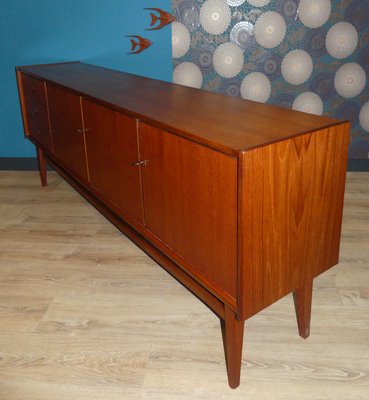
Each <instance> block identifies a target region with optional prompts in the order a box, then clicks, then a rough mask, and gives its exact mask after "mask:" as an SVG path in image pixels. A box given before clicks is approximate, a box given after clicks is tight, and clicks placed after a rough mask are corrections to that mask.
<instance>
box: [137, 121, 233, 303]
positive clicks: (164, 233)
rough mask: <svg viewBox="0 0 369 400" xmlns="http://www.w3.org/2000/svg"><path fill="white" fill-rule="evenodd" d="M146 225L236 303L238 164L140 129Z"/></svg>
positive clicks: (165, 134) (162, 133)
mask: <svg viewBox="0 0 369 400" xmlns="http://www.w3.org/2000/svg"><path fill="white" fill-rule="evenodd" d="M139 134H140V151H141V157H142V159H145V160H148V163H147V165H146V166H145V167H143V168H142V174H143V179H142V180H143V198H144V212H145V224H146V227H147V229H149V230H150V231H151V232H152V233H153V234H154V235H156V236H157V237H158V238H159V239H160V240H161V241H163V242H164V243H165V244H166V245H168V246H169V247H170V248H172V249H173V250H174V251H175V252H176V253H178V254H179V255H180V256H182V257H183V258H184V259H185V260H186V261H188V262H189V263H190V264H192V266H193V267H194V268H195V269H196V270H198V272H199V273H200V274H201V275H202V276H203V278H204V280H210V281H212V282H215V283H216V284H217V285H218V286H220V287H221V288H222V289H224V290H225V291H226V292H228V293H229V294H230V295H231V296H233V297H234V298H236V297H237V296H236V282H237V160H236V159H234V158H232V157H230V156H227V155H225V154H222V153H220V152H217V151H213V150H211V149H209V148H207V147H205V146H201V145H198V144H196V143H193V142H191V141H188V140H186V139H183V138H180V137H178V136H176V135H173V134H170V133H168V132H165V131H163V130H160V129H157V128H153V127H151V126H149V125H146V124H144V123H141V122H140V124H139Z"/></svg>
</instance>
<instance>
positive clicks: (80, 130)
mask: <svg viewBox="0 0 369 400" xmlns="http://www.w3.org/2000/svg"><path fill="white" fill-rule="evenodd" d="M90 130H91V128H82V129H76V132H77V133H85V132H88V131H90Z"/></svg>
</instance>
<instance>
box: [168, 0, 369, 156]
mask: <svg viewBox="0 0 369 400" xmlns="http://www.w3.org/2000/svg"><path fill="white" fill-rule="evenodd" d="M172 6H173V12H174V15H175V16H176V19H177V21H176V22H174V23H173V24H172V47H173V65H174V71H173V81H174V82H176V83H179V84H183V85H188V86H192V87H196V88H202V89H204V90H211V91H216V92H220V93H224V94H227V95H230V96H239V97H242V98H245V99H250V100H254V101H259V102H267V103H270V104H275V105H279V106H282V107H288V108H293V109H296V110H300V111H304V112H310V113H314V114H317V115H322V114H324V115H327V116H331V117H336V118H340V119H349V120H350V121H351V126H352V128H351V145H350V158H369V156H368V153H369V101H368V100H369V87H368V77H369V0H332V1H331V0H300V1H299V0H172Z"/></svg>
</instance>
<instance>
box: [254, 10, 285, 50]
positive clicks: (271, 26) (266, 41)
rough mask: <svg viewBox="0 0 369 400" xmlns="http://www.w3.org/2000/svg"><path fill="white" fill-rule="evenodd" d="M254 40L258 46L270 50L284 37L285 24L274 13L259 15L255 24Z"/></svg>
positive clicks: (268, 12) (279, 16)
mask: <svg viewBox="0 0 369 400" xmlns="http://www.w3.org/2000/svg"><path fill="white" fill-rule="evenodd" d="M254 34H255V39H256V41H257V42H258V43H259V45H260V46H262V47H264V48H266V49H272V48H273V47H276V46H278V45H279V44H280V43H281V42H282V40H283V39H284V37H285V35H286V23H285V22H284V19H283V17H282V16H281V15H280V14H278V13H277V12H275V11H267V12H265V13H263V14H261V15H260V17H259V18H258V19H257V21H256V23H255V30H254Z"/></svg>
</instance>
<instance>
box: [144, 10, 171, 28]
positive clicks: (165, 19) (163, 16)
mask: <svg viewBox="0 0 369 400" xmlns="http://www.w3.org/2000/svg"><path fill="white" fill-rule="evenodd" d="M144 10H153V11H155V12H157V13H158V14H159V16H157V15H156V14H154V13H150V15H151V24H150V26H151V27H152V28H147V29H146V30H147V31H153V30H158V29H161V28H163V27H164V26H166V25H169V24H171V23H172V22H173V21H175V19H176V18H175V16H174V15H172V14H170V13H168V12H166V11H164V10H162V9H160V8H144ZM158 21H159V25H157V26H154V25H155V24H156V23H157V22H158Z"/></svg>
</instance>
